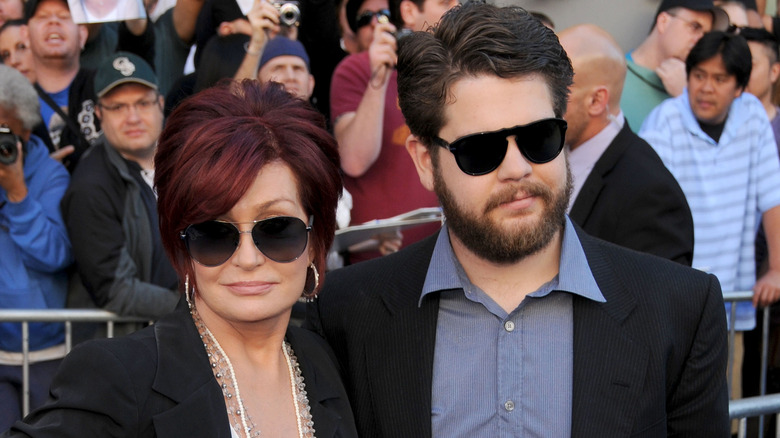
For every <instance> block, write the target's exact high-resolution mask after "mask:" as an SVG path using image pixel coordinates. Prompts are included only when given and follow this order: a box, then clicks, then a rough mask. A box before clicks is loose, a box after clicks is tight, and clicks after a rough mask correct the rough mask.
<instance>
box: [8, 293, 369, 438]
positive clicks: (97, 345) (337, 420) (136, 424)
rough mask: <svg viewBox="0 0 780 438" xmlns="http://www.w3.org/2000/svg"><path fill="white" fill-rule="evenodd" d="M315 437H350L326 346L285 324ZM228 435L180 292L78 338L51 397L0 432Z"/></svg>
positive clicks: (348, 415)
mask: <svg viewBox="0 0 780 438" xmlns="http://www.w3.org/2000/svg"><path fill="white" fill-rule="evenodd" d="M286 339H287V341H288V342H289V343H290V345H291V346H292V348H293V350H294V351H295V355H296V357H297V358H298V363H299V365H300V368H301V373H302V375H303V378H304V383H305V385H306V393H307V397H308V399H309V406H310V407H311V414H312V417H313V420H314V429H315V431H316V435H317V438H333V437H344V438H353V437H357V433H356V432H355V424H354V420H353V417H352V412H351V410H350V406H349V402H348V401H347V397H346V393H345V391H344V387H343V385H342V384H341V380H340V379H339V372H338V370H337V368H336V366H335V365H334V364H335V361H334V360H333V357H332V352H330V350H328V349H327V345H326V344H325V342H324V341H323V340H322V339H321V338H319V337H318V336H317V335H315V334H313V333H310V332H308V331H306V330H303V329H301V328H298V327H289V328H288V330H287V334H286ZM20 436H29V437H57V438H66V437H79V438H81V437H107V436H112V437H160V438H163V437H170V438H180V437H204V438H230V425H229V422H228V417H227V411H226V408H225V401H224V398H223V395H222V390H221V388H220V387H219V384H218V383H217V381H216V379H215V378H214V374H213V373H212V371H211V367H210V365H209V362H208V358H207V356H206V350H205V349H204V348H203V344H202V342H201V341H200V338H199V335H198V331H197V330H196V328H195V324H194V323H193V322H192V318H191V317H190V314H189V311H188V309H187V305H186V304H185V303H184V300H182V301H181V302H180V303H179V306H178V307H177V308H176V311H174V312H173V313H171V314H169V315H167V316H165V317H164V318H162V319H160V320H159V321H158V322H157V323H156V324H154V325H153V326H151V327H147V328H145V329H143V330H141V331H138V332H136V333H133V334H132V335H129V336H125V337H120V338H114V339H101V340H97V341H91V342H87V343H83V344H80V345H78V346H77V347H76V348H74V349H73V351H72V352H71V353H70V354H69V355H68V356H67V357H66V358H65V359H64V360H63V362H62V365H61V366H60V369H59V371H58V373H57V376H55V378H54V381H53V382H52V387H51V397H50V399H49V401H48V402H47V403H46V404H45V405H44V406H43V407H42V408H40V409H38V410H36V411H34V412H33V413H31V414H30V415H29V416H27V417H26V418H25V420H24V422H17V423H16V425H14V426H13V427H12V428H11V430H10V431H9V432H7V433H6V434H5V435H3V437H6V438H7V437H20Z"/></svg>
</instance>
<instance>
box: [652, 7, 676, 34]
mask: <svg viewBox="0 0 780 438" xmlns="http://www.w3.org/2000/svg"><path fill="white" fill-rule="evenodd" d="M671 19H672V15H671V14H670V13H668V12H666V11H664V12H661V13H660V14H658V16H657V17H656V18H655V28H657V29H658V31H659V32H660V33H664V32H666V28H667V27H668V26H669V21H671Z"/></svg>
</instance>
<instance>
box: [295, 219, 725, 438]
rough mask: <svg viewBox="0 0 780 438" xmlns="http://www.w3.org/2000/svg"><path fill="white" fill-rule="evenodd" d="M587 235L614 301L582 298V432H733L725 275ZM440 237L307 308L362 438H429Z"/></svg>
mask: <svg viewBox="0 0 780 438" xmlns="http://www.w3.org/2000/svg"><path fill="white" fill-rule="evenodd" d="M577 231H578V235H579V237H580V241H581V242H582V245H583V248H584V250H585V254H586V256H587V259H588V262H589V264H590V267H591V270H592V272H593V275H594V277H595V279H596V282H597V283H598V285H599V287H600V289H601V291H602V293H603V294H604V297H605V298H606V300H607V301H606V303H597V302H593V301H590V300H587V299H584V298H581V297H578V296H575V297H574V299H573V306H574V309H573V310H574V370H573V379H574V380H573V412H572V437H594V438H595V437H598V438H607V437H665V436H685V437H707V438H713V437H726V436H728V435H729V429H728V396H727V391H726V380H725V378H726V361H727V346H726V319H725V314H724V310H723V299H722V296H721V291H720V286H719V284H718V281H717V279H716V278H715V277H714V276H712V275H707V274H704V273H700V272H697V271H694V270H692V269H690V268H687V267H684V266H681V265H678V264H676V263H672V262H669V261H667V260H663V259H661V258H658V257H655V256H651V255H647V254H643V253H639V252H635V251H632V250H627V249H624V248H620V247H617V246H615V245H612V244H609V243H607V242H604V241H601V240H597V239H595V238H592V237H590V236H588V235H586V234H585V233H584V232H582V230H580V229H579V228H578V229H577ZM435 239H436V235H434V236H432V237H430V238H428V239H426V240H423V241H421V242H419V243H418V244H416V245H413V246H410V247H409V248H407V249H405V250H403V251H400V252H398V253H396V254H393V255H391V256H386V257H383V258H380V259H376V260H372V261H369V262H364V263H360V264H357V265H353V266H350V267H347V268H344V269H340V270H337V271H334V272H332V273H330V274H328V277H327V280H326V287H325V290H323V292H322V293H321V295H320V299H319V300H318V301H317V302H315V303H313V304H311V305H310V306H309V308H308V314H307V321H306V326H307V327H308V328H311V329H313V330H316V331H318V332H319V333H320V334H322V335H323V336H324V337H325V338H326V339H327V341H328V342H329V343H330V345H331V347H332V348H333V350H334V351H335V353H336V356H337V357H338V359H339V361H340V362H341V366H342V370H343V372H344V383H345V386H346V387H347V392H348V395H349V397H350V402H351V405H352V408H353V410H354V413H355V421H356V423H357V425H358V433H359V434H360V435H361V436H363V437H372V438H374V437H377V438H378V437H430V436H431V382H432V368H433V355H434V346H435V338H436V318H437V313H438V298H437V297H436V295H435V294H434V295H433V297H432V298H431V299H426V300H424V301H423V303H422V305H421V306H418V300H419V297H420V291H421V289H422V285H423V282H424V279H425V274H426V271H427V269H428V264H429V261H430V258H431V254H432V251H433V247H434V244H435ZM462 384H463V385H468V384H469V382H462ZM453 402H455V403H457V400H454V401H453Z"/></svg>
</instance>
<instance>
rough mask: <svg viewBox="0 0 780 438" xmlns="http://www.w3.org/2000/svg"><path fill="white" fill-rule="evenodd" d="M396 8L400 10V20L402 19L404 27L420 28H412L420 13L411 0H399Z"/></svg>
mask: <svg viewBox="0 0 780 438" xmlns="http://www.w3.org/2000/svg"><path fill="white" fill-rule="evenodd" d="M398 8H399V10H400V12H401V21H403V23H404V27H407V28H409V29H412V30H422V29H414V25H415V23H417V16H418V15H420V13H421V11H420V8H418V7H417V5H416V4H415V3H414V2H413V1H411V0H401V4H400V5H398ZM399 30H400V29H399Z"/></svg>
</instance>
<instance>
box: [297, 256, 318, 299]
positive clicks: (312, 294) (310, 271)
mask: <svg viewBox="0 0 780 438" xmlns="http://www.w3.org/2000/svg"><path fill="white" fill-rule="evenodd" d="M312 283H314V284H313V285H312ZM319 286H320V273H319V272H317V267H316V266H314V262H312V263H311V264H310V265H309V267H308V268H306V286H305V287H304V288H303V294H302V295H301V296H302V297H303V298H304V301H306V302H307V303H311V302H312V301H314V300H315V299H316V298H317V288H318V287H319Z"/></svg>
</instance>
